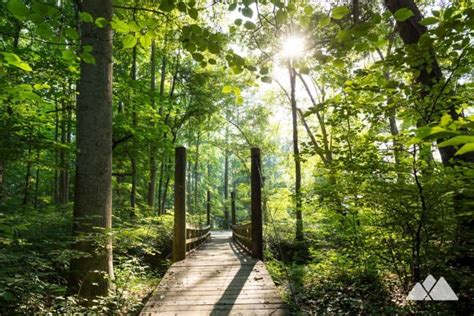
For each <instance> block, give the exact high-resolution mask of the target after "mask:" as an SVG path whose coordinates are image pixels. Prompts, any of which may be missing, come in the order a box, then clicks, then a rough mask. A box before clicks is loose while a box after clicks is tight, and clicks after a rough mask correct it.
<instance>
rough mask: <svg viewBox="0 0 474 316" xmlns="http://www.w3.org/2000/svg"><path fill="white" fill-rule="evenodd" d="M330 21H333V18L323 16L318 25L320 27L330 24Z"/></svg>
mask: <svg viewBox="0 0 474 316" xmlns="http://www.w3.org/2000/svg"><path fill="white" fill-rule="evenodd" d="M329 23H331V18H330V17H328V16H323V17H322V18H321V20H319V22H318V26H319V27H325V26H327V25H329Z"/></svg>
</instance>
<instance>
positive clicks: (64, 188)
mask: <svg viewBox="0 0 474 316" xmlns="http://www.w3.org/2000/svg"><path fill="white" fill-rule="evenodd" d="M64 92H66V91H65V89H64ZM61 106H62V110H61V145H63V146H64V145H66V144H67V120H68V117H67V113H66V104H65V102H64V101H63V102H62V105H61ZM68 201H69V172H68V163H67V157H66V150H65V149H64V148H63V147H61V148H60V150H59V189H58V204H60V205H64V204H67V202H68Z"/></svg>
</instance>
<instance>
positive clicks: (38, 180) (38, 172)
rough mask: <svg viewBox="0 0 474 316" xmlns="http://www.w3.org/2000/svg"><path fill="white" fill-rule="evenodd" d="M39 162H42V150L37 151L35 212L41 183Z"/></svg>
mask: <svg viewBox="0 0 474 316" xmlns="http://www.w3.org/2000/svg"><path fill="white" fill-rule="evenodd" d="M39 160H40V150H39V149H38V150H37V151H36V163H37V164H38V165H37V166H36V175H35V202H34V205H35V210H36V209H38V194H39V183H40V168H39Z"/></svg>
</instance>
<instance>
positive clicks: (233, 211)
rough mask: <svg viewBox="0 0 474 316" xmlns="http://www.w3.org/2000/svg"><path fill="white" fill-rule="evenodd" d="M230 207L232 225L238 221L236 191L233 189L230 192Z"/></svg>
mask: <svg viewBox="0 0 474 316" xmlns="http://www.w3.org/2000/svg"><path fill="white" fill-rule="evenodd" d="M230 209H231V212H232V225H235V224H237V221H236V220H235V192H234V191H232V192H230Z"/></svg>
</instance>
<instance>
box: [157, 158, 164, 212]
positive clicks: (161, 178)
mask: <svg viewBox="0 0 474 316" xmlns="http://www.w3.org/2000/svg"><path fill="white" fill-rule="evenodd" d="M164 176H165V158H164V155H163V159H162V160H161V165H160V179H159V180H158V215H160V214H163V212H164V209H163V208H162V207H161V205H162V204H163V201H162V198H163V197H162V193H161V192H162V191H163V177H164Z"/></svg>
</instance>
